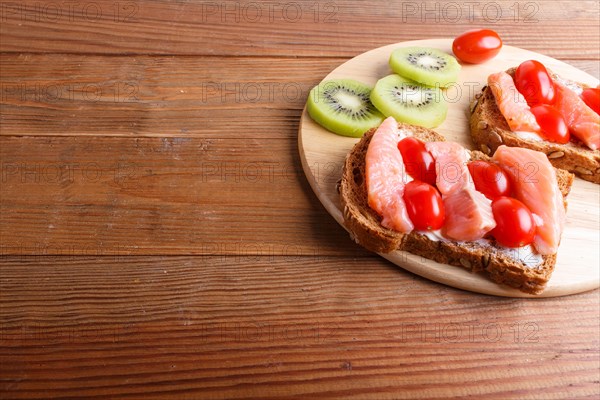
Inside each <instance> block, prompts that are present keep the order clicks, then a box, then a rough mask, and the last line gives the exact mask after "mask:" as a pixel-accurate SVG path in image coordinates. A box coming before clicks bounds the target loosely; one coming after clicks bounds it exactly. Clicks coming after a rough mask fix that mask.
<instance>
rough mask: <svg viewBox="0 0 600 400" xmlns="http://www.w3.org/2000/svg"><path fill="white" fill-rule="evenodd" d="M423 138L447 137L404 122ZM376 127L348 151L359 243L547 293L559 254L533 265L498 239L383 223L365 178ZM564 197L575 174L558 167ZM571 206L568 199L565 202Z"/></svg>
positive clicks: (346, 201)
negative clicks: (443, 236)
mask: <svg viewBox="0 0 600 400" xmlns="http://www.w3.org/2000/svg"><path fill="white" fill-rule="evenodd" d="M398 125H399V128H400V129H408V130H411V131H412V132H413V135H414V136H416V137H417V138H419V139H421V140H423V141H444V137H443V136H441V135H439V134H437V133H436V132H434V131H431V130H429V129H426V128H421V127H415V126H412V125H406V124H402V123H400V124H398ZM374 133H375V129H371V130H370V131H368V132H366V133H365V135H364V136H363V137H362V139H361V140H360V141H359V142H358V143H357V144H356V145H355V146H354V148H353V149H352V151H351V152H350V153H349V154H348V155H347V157H346V160H345V163H344V167H343V172H342V179H341V182H340V200H341V204H342V210H343V216H344V225H345V226H346V228H347V229H348V231H349V232H350V234H351V236H352V238H353V239H354V241H355V242H357V243H358V244H360V245H362V246H363V247H365V248H367V249H368V250H371V251H374V252H377V253H389V252H392V251H396V250H400V251H408V252H410V253H413V254H416V255H419V256H422V257H425V258H427V259H431V260H434V261H436V262H438V263H441V264H449V265H454V266H459V267H462V268H465V269H467V270H469V271H471V272H483V273H484V274H486V275H487V276H488V277H489V278H490V279H491V280H493V281H494V282H497V283H500V284H505V285H508V286H511V287H514V288H517V289H519V290H521V291H523V292H526V293H530V294H539V293H541V292H542V291H543V290H544V288H545V286H546V284H547V282H548V280H549V279H550V276H551V274H552V271H553V270H554V265H555V263H556V255H550V256H543V257H542V258H543V262H542V264H541V265H539V266H537V267H535V268H531V267H527V266H526V265H524V264H523V263H520V262H518V261H517V260H515V259H514V258H513V257H511V256H510V255H508V254H507V253H506V252H505V251H503V249H502V248H501V247H500V246H498V245H497V244H496V243H495V242H494V241H493V240H491V241H489V242H487V243H480V242H456V241H451V240H439V241H436V240H431V239H429V238H428V237H427V236H425V235H423V234H420V233H418V232H411V233H409V234H403V233H400V232H397V231H394V230H391V229H388V228H385V227H383V226H382V225H381V217H380V216H379V215H378V214H377V213H376V212H375V211H374V210H373V209H371V207H369V205H368V199H367V188H366V182H365V156H366V153H367V149H368V147H369V143H370V142H371V138H372V137H373V134H374ZM471 159H472V160H489V157H488V156H487V155H485V154H483V153H482V152H479V151H472V152H471ZM556 172H557V178H558V184H559V187H560V189H561V193H562V194H563V197H564V198H566V196H567V195H568V193H569V190H570V188H571V184H572V182H573V175H572V174H570V173H568V172H567V171H564V170H556ZM565 204H566V203H565Z"/></svg>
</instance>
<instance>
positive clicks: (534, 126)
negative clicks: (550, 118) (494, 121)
mask: <svg viewBox="0 0 600 400" xmlns="http://www.w3.org/2000/svg"><path fill="white" fill-rule="evenodd" d="M488 86H489V87H490V89H491V90H492V93H493V94H494V98H495V99H496V104H497V105H498V109H500V112H501V113H502V115H503V116H504V118H505V119H506V122H507V123H508V126H509V127H510V130H511V131H513V132H515V131H525V132H536V133H537V132H540V126H539V125H538V123H537V121H536V119H535V115H533V113H532V112H531V109H530V108H529V106H528V105H527V101H526V100H525V97H523V95H522V94H521V93H520V92H519V91H518V90H517V87H516V86H515V81H514V80H513V78H512V76H510V75H509V74H507V73H506V72H504V71H502V72H498V73H496V74H492V75H490V76H489V77H488Z"/></svg>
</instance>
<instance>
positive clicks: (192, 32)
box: [0, 0, 600, 59]
mask: <svg viewBox="0 0 600 400" xmlns="http://www.w3.org/2000/svg"><path fill="white" fill-rule="evenodd" d="M0 5H1V10H2V15H1V19H2V24H1V25H0V27H1V28H0V34H2V37H3V40H2V43H1V44H0V51H13V52H49V53H53V52H66V53H73V52H76V53H82V52H83V53H103V54H149V53H152V54H197V55H253V56H256V55H266V54H268V55H282V56H290V55H292V56H298V55H300V56H341V57H349V56H353V55H356V54H359V53H362V52H364V51H366V50H368V49H371V48H374V47H379V46H381V45H384V44H389V43H394V42H399V41H404V40H414V39H423V38H431V37H454V36H456V35H457V34H460V33H462V32H463V31H465V30H467V29H470V28H472V27H481V26H489V27H491V28H494V29H497V30H498V31H499V33H500V34H501V36H502V37H503V38H504V40H505V42H506V43H507V44H511V45H514V46H518V47H525V48H528V49H531V50H536V51H541V52H544V53H546V54H548V55H550V56H555V57H565V58H587V59H595V58H598V55H599V54H600V53H599V50H598V49H599V48H600V38H599V37H598V35H597V29H595V28H597V26H598V24H599V22H600V20H599V18H600V17H599V15H600V13H599V12H598V7H599V6H598V2H595V1H563V2H555V1H543V2H542V1H537V2H515V1H513V0H498V1H495V2H480V3H478V2H450V3H445V2H440V1H401V2H391V3H386V5H385V6H384V7H378V6H373V5H372V4H371V3H368V2H364V1H360V0H353V1H339V0H338V1H332V2H325V3H323V2H317V1H306V2H288V1H284V2H268V3H262V2H252V1H229V0H228V1H218V2H204V1H202V2H188V1H186V2H179V1H178V2H173V1H167V0H162V1H151V2H150V1H122V2H121V1H120V2H114V1H112V0H100V1H99V0H96V1H82V2H77V3H74V4H72V5H68V4H64V3H61V2H51V1H40V0H26V1H23V2H14V1H10V0H3V1H2V2H1V3H0ZM565 21H570V22H573V21H577V23H569V24H568V30H565ZM537 38H539V39H537ZM575 42H577V46H575Z"/></svg>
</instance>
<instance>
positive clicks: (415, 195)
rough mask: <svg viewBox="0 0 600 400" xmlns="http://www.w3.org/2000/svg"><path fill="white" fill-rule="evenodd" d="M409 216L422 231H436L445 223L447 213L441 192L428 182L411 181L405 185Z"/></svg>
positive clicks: (405, 198) (405, 199) (405, 200)
mask: <svg viewBox="0 0 600 400" xmlns="http://www.w3.org/2000/svg"><path fill="white" fill-rule="evenodd" d="M403 198H404V202H405V203H406V209H407V211H408V216H409V217H410V220H411V221H412V223H413V224H414V226H415V229H417V230H420V231H430V230H431V231H435V230H437V229H440V228H441V227H442V226H443V225H444V221H445V219H446V213H445V211H444V202H443V201H442V196H441V195H440V192H438V190H437V189H436V188H434V187H433V186H431V185H430V184H428V183H425V182H421V181H410V182H408V183H407V184H406V186H405V187H404V197H403Z"/></svg>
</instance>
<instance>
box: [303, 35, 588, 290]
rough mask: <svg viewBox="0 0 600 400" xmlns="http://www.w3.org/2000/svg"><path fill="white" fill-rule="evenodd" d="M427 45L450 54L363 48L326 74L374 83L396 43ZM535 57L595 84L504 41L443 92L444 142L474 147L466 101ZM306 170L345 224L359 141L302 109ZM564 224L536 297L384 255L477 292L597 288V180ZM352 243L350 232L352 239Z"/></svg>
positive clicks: (445, 45)
mask: <svg viewBox="0 0 600 400" xmlns="http://www.w3.org/2000/svg"><path fill="white" fill-rule="evenodd" d="M406 46H424V47H435V48H439V49H441V50H443V51H445V52H447V53H449V54H452V50H451V48H452V40H451V39H431V40H418V41H411V42H403V43H397V44H393V45H389V46H385V47H380V48H378V49H375V50H371V51H368V52H366V53H363V54H361V55H359V56H357V57H355V58H353V59H351V60H350V61H348V62H346V63H344V64H342V65H340V66H339V67H338V68H336V69H335V70H333V71H332V72H331V73H330V74H329V75H327V76H326V77H325V78H324V79H334V78H352V79H356V80H358V81H361V82H364V83H366V84H369V85H371V86H374V85H375V83H376V82H377V80H378V79H380V78H382V77H384V76H386V75H388V74H390V73H391V70H390V68H389V66H388V58H389V56H390V54H391V52H392V51H393V50H394V49H396V48H398V47H406ZM528 59H536V60H539V61H541V62H542V63H543V64H544V65H546V66H547V67H548V68H550V69H552V70H553V71H554V72H556V73H558V74H559V75H561V76H563V77H565V78H570V79H573V80H575V81H578V82H583V83H587V84H589V85H591V86H596V85H598V80H597V79H595V78H594V77H592V76H590V75H588V74H586V73H585V72H583V71H580V70H578V69H576V68H574V67H572V66H570V65H568V64H565V63H563V62H561V61H558V60H555V59H553V58H550V57H546V56H543V55H541V54H538V53H534V52H531V51H527V50H523V49H519V48H516V47H511V46H504V47H503V48H502V51H501V52H500V54H499V55H498V56H496V58H494V59H492V60H490V61H487V62H486V63H483V64H479V65H463V68H462V70H461V73H460V76H459V81H458V84H457V85H456V86H453V87H451V88H450V89H449V90H448V91H447V93H446V99H447V100H448V102H449V110H448V116H447V118H446V120H445V121H444V123H443V124H442V125H440V126H439V127H437V128H436V129H435V130H436V131H437V132H439V133H441V134H443V135H444V136H445V137H446V139H447V140H449V141H456V142H459V143H460V144H462V145H464V146H465V147H467V148H469V149H471V148H473V145H472V142H471V138H470V134H469V125H468V119H467V118H468V108H469V102H470V101H471V99H472V98H473V97H474V95H475V94H476V93H478V92H479V91H480V90H481V89H482V88H483V86H484V85H485V82H486V80H487V77H488V75H489V74H491V73H494V72H498V71H502V70H506V69H508V68H510V67H515V66H517V65H519V64H520V63H521V62H522V61H525V60H528ZM298 141H299V149H300V156H301V159H302V167H303V169H304V173H305V174H306V177H307V178H308V181H309V182H310V185H311V186H312V188H313V190H314V192H315V193H316V194H317V196H318V198H319V200H320V201H321V203H323V205H324V206H325V208H326V209H327V211H328V212H329V213H330V214H331V215H332V216H333V218H335V220H336V221H337V222H338V223H340V224H341V225H342V226H343V217H342V211H341V207H340V201H339V196H338V193H337V191H336V182H337V181H338V180H339V179H340V177H341V172H342V165H343V162H344V159H345V157H346V154H347V153H348V152H349V151H350V150H351V148H352V146H353V145H354V144H355V143H356V142H357V141H358V139H355V138H347V137H342V136H338V135H336V134H334V133H331V132H329V131H327V130H325V129H324V128H322V127H321V126H319V125H317V124H316V123H315V122H314V121H313V120H312V119H311V118H310V117H309V116H308V114H307V112H306V109H305V110H304V112H303V114H302V119H301V121H300V128H299V134H298ZM568 201H569V209H568V212H567V225H566V228H565V230H564V232H563V235H562V241H561V245H560V248H559V251H558V259H557V263H556V268H555V270H554V273H553V275H552V278H551V279H550V282H548V286H547V287H546V290H545V291H544V292H543V293H542V294H541V295H538V296H531V295H528V294H526V293H522V292H520V291H518V290H515V289H512V288H509V287H506V286H501V285H497V284H495V283H493V282H491V281H489V280H488V279H487V278H486V277H485V276H484V275H480V274H472V273H470V272H468V271H466V270H464V269H462V268H459V267H455V266H450V265H444V264H439V263H436V262H434V261H431V260H428V259H424V258H422V257H419V256H415V255H413V254H409V253H406V252H401V251H397V252H393V253H390V254H381V256H382V257H385V258H386V259H388V260H390V261H391V262H393V263H395V264H396V265H398V266H400V267H402V268H404V269H406V270H408V271H411V272H413V273H415V274H417V275H420V276H423V277H425V278H428V279H431V280H434V281H436V282H440V283H444V284H446V285H450V286H454V287H457V288H460V289H465V290H470V291H474V292H479V293H485V294H492V295H497V296H509V297H553V296H563V295H568V294H573V293H579V292H583V291H586V290H591V289H595V288H597V287H598V286H599V284H600V279H599V271H600V230H599V227H600V218H599V210H600V185H596V184H593V183H590V182H586V181H583V180H581V179H579V178H576V179H575V182H574V184H573V188H572V190H571V194H570V195H569V198H568ZM348 240H351V239H350V236H348Z"/></svg>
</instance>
